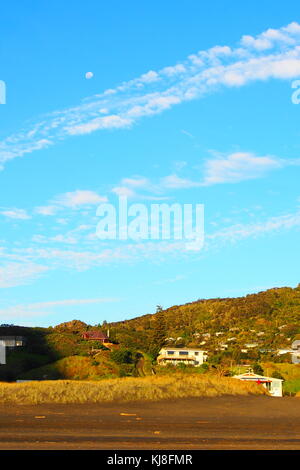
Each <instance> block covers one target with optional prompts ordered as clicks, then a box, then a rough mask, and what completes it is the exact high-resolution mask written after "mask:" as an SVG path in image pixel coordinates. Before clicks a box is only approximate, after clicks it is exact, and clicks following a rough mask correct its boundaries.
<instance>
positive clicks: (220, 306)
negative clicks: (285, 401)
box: [0, 286, 300, 381]
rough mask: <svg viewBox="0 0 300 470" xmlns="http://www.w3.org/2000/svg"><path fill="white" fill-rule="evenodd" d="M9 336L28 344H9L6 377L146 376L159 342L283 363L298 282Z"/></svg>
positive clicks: (10, 330)
mask: <svg viewBox="0 0 300 470" xmlns="http://www.w3.org/2000/svg"><path fill="white" fill-rule="evenodd" d="M91 329H92V330H102V331H103V332H106V330H107V329H109V331H110V339H111V341H112V342H114V343H116V344H117V346H116V348H117V349H115V350H113V349H112V350H111V351H110V350H108V349H107V348H105V347H104V346H103V345H102V343H99V342H97V341H87V340H84V339H83V338H82V333H83V332H86V331H89V330H91ZM9 335H11V336H15V335H16V336H23V337H25V339H26V343H25V345H24V346H22V347H16V348H14V349H8V348H7V364H6V365H2V366H0V380H5V381H7V380H8V381H13V380H16V379H17V378H24V379H25V378H27V379H29V378H32V379H33V378H36V379H43V378H53V379H54V378H55V379H56V378H89V379H99V378H105V377H116V376H126V375H144V374H145V373H146V374H151V373H153V370H152V366H151V361H153V362H154V361H155V358H156V355H157V354H158V351H159V349H160V347H161V346H163V345H169V346H177V347H184V346H189V347H200V348H202V349H204V350H206V351H208V353H209V354H208V356H209V363H210V367H219V366H221V365H223V366H234V365H235V364H243V363H244V364H247V363H248V364H249V363H250V364H253V363H256V362H259V363H266V362H272V363H287V362H290V356H289V355H282V356H278V355H277V354H276V350H277V349H281V348H282V349H283V348H289V347H290V345H291V343H292V341H293V340H294V339H298V338H300V286H298V287H296V288H294V289H293V288H290V287H285V288H274V289H269V290H267V291H264V292H259V293H258V294H251V295H247V296H245V297H239V298H224V299H219V298H218V299H209V300H205V299H200V300H197V301H195V302H191V303H188V304H185V305H179V306H178V305H176V306H173V307H171V308H168V309H166V310H163V309H162V308H161V307H158V308H157V312H156V313H154V314H148V315H143V316H140V317H137V318H134V319H132V320H124V321H122V322H114V323H107V322H104V324H103V325H101V324H100V325H97V326H95V325H94V326H92V325H87V324H86V323H84V322H82V321H79V320H73V321H71V322H67V323H62V324H60V325H57V326H56V327H53V328H52V327H49V328H29V327H20V326H7V325H6V326H0V336H9ZM249 345H250V346H249ZM299 367H300V366H299ZM157 372H158V373H159V368H157ZM295 380H298V376H297V378H295Z"/></svg>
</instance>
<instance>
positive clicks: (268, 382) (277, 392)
mask: <svg viewBox="0 0 300 470" xmlns="http://www.w3.org/2000/svg"><path fill="white" fill-rule="evenodd" d="M233 378H234V379H239V380H246V381H248V382H255V383H257V384H259V385H262V386H263V387H265V388H266V389H267V390H268V392H269V393H270V395H271V396H272V397H282V382H283V380H282V379H275V378H274V377H266V376H264V375H258V374H254V372H252V371H249V372H246V373H245V374H240V375H234V376H233Z"/></svg>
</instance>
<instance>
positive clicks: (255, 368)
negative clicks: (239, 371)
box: [252, 362, 264, 375]
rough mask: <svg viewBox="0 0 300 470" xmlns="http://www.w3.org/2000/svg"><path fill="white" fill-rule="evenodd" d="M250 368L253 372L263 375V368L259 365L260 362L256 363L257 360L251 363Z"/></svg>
mask: <svg viewBox="0 0 300 470" xmlns="http://www.w3.org/2000/svg"><path fill="white" fill-rule="evenodd" d="M252 369H253V372H254V374H257V375H264V370H263V368H262V367H261V365H260V364H257V362H256V363H255V364H253V366H252Z"/></svg>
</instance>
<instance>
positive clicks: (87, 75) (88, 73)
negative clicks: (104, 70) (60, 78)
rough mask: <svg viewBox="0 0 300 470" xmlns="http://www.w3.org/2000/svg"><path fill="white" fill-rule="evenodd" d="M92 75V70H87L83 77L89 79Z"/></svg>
mask: <svg viewBox="0 0 300 470" xmlns="http://www.w3.org/2000/svg"><path fill="white" fill-rule="evenodd" d="M93 76H94V74H93V72H87V73H86V74H85V78H86V79H87V80H89V79H90V78H93Z"/></svg>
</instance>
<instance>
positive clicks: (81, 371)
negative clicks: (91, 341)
mask: <svg viewBox="0 0 300 470" xmlns="http://www.w3.org/2000/svg"><path fill="white" fill-rule="evenodd" d="M109 354H110V353H109V352H108V351H101V352H100V353H98V354H97V355H96V356H94V358H91V357H85V356H69V357H65V358H63V359H60V360H58V361H56V362H53V363H51V364H47V365H45V366H42V367H38V368H36V369H32V370H30V371H28V372H26V373H23V374H20V375H19V377H18V378H20V379H27V380H45V379H46V380H47V379H48V380H57V379H71V380H72V379H77V380H99V379H101V378H110V377H118V376H119V366H118V365H117V364H115V363H114V362H112V361H110V359H109Z"/></svg>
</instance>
